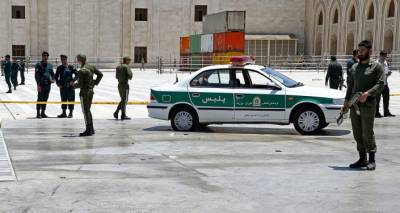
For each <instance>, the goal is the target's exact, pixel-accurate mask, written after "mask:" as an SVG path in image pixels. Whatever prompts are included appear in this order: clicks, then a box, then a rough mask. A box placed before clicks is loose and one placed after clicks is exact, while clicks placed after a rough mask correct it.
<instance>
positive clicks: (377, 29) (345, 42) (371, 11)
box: [305, 0, 400, 55]
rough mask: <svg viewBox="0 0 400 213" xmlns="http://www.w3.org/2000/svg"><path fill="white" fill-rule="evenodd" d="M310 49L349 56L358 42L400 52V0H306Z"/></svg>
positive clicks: (307, 36) (324, 53)
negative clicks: (369, 41)
mask: <svg viewBox="0 0 400 213" xmlns="http://www.w3.org/2000/svg"><path fill="white" fill-rule="evenodd" d="M306 1H307V3H306V16H305V19H306V25H305V34H306V41H305V43H306V49H307V52H308V53H309V54H313V55H349V54H351V52H352V50H353V49H355V48H356V46H357V43H358V42H359V41H361V40H364V39H367V40H371V41H372V42H373V48H374V52H375V53H377V52H378V51H380V50H386V51H388V52H391V53H397V54H398V53H400V34H399V33H400V31H399V30H400V11H399V9H398V8H399V4H400V0H306Z"/></svg>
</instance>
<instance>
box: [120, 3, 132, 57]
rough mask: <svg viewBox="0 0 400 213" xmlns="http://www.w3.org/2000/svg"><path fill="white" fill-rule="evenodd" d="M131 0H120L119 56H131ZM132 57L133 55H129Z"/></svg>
mask: <svg viewBox="0 0 400 213" xmlns="http://www.w3.org/2000/svg"><path fill="white" fill-rule="evenodd" d="M131 4H132V0H122V11H121V14H122V42H121V57H123V56H131V28H132V27H131V26H132V23H131V21H132V18H133V17H132V13H131V11H132V9H131V8H132V7H131ZM131 57H133V56H131Z"/></svg>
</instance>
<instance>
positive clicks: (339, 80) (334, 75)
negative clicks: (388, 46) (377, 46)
mask: <svg viewBox="0 0 400 213" xmlns="http://www.w3.org/2000/svg"><path fill="white" fill-rule="evenodd" d="M387 56H388V54H387V52H386V51H384V50H382V51H381V52H380V53H379V58H378V59H377V60H376V62H377V63H379V64H380V65H381V66H382V67H383V69H384V74H383V77H384V88H383V91H382V92H381V93H379V94H378V95H377V97H376V110H375V117H376V118H382V117H395V115H393V114H392V113H391V112H390V110H389V100H390V89H389V85H388V78H389V76H390V75H391V74H392V72H391V71H390V69H389V65H388V62H387ZM358 62H359V57H358V50H354V51H353V57H352V58H351V59H350V60H348V61H347V71H346V74H347V77H348V78H347V84H348V83H349V82H348V79H349V76H351V68H352V67H353V66H354V64H357V63H358ZM344 82H345V80H344V76H343V68H342V65H341V64H340V63H339V62H338V61H337V59H336V56H331V62H330V63H329V66H328V71H327V73H326V78H325V85H326V86H328V84H329V88H331V89H339V90H342V89H343V87H346V85H345V84H344ZM381 97H382V98H383V111H384V113H383V116H382V114H381V113H380V102H381Z"/></svg>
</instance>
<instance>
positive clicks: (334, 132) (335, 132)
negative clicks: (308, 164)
mask: <svg viewBox="0 0 400 213" xmlns="http://www.w3.org/2000/svg"><path fill="white" fill-rule="evenodd" d="M143 131H148V132H169V131H173V130H172V128H171V127H170V126H155V127H150V128H146V129H143ZM197 132H199V133H225V134H254V135H300V134H299V133H298V132H297V131H296V130H295V129H294V128H251V127H218V126H217V127H216V126H209V127H203V128H201V129H200V130H199V131H197ZM350 133H351V131H349V130H339V129H326V130H323V131H321V132H320V133H319V134H317V135H313V136H344V135H348V134H350Z"/></svg>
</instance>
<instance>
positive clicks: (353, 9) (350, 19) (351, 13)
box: [349, 6, 356, 22]
mask: <svg viewBox="0 0 400 213" xmlns="http://www.w3.org/2000/svg"><path fill="white" fill-rule="evenodd" d="M349 21H350V22H353V21H356V8H355V7H354V6H352V7H351V11H350V18H349Z"/></svg>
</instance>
